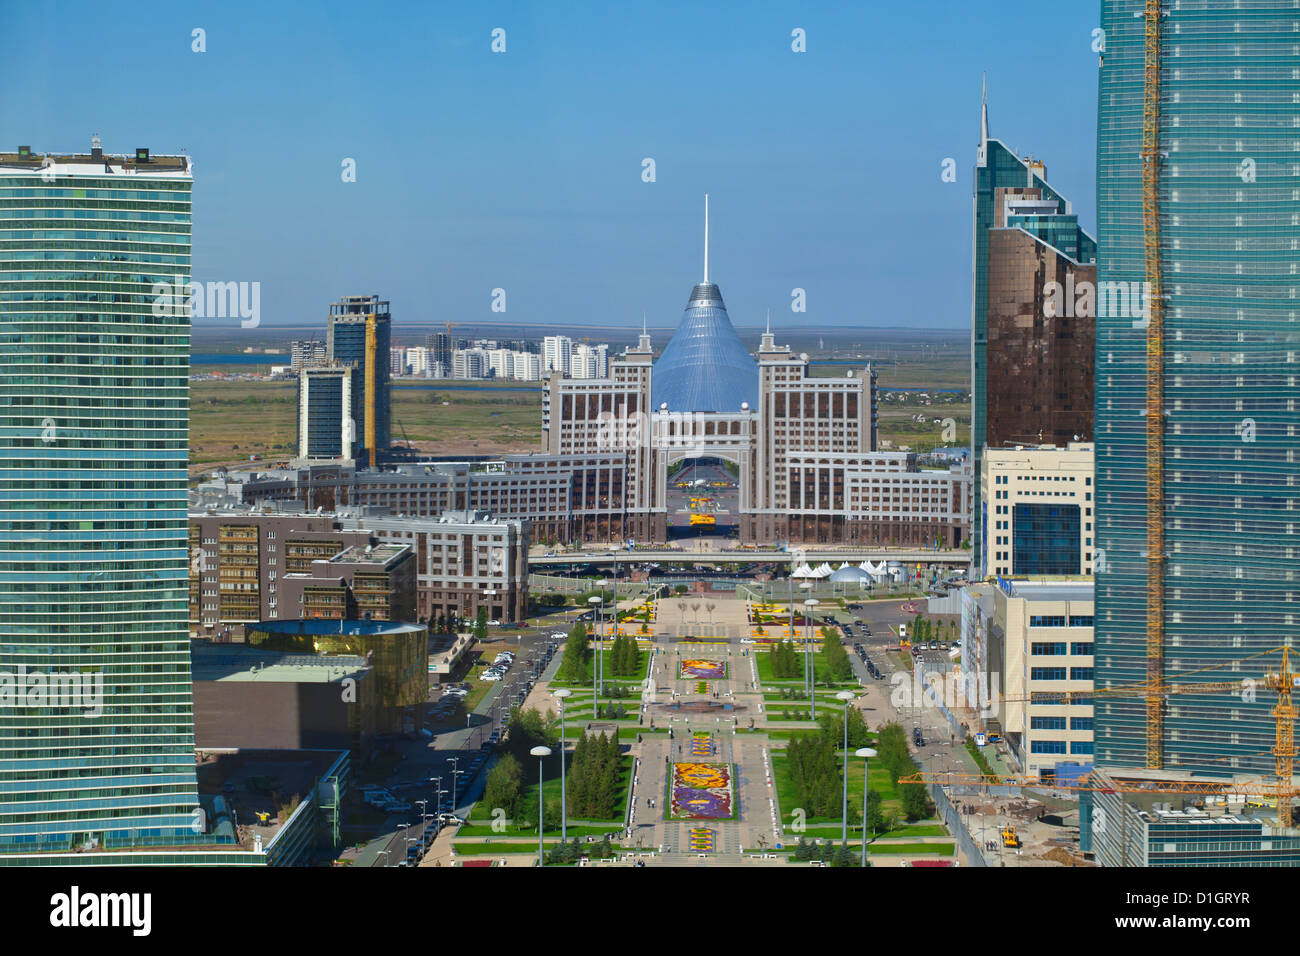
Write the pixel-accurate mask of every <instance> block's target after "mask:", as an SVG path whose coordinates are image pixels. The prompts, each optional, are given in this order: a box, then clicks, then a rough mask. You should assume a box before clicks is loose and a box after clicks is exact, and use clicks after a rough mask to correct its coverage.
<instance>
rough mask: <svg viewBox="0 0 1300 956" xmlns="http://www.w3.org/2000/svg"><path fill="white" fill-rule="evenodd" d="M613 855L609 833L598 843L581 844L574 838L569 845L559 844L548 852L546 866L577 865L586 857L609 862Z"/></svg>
mask: <svg viewBox="0 0 1300 956" xmlns="http://www.w3.org/2000/svg"><path fill="white" fill-rule="evenodd" d="M613 855H614V845H613V844H612V843H610V842H609V834H608V833H607V834H605V835H604V836H603V837H601V838H600V840H599V841H598V842H596V843H580V842H579V841H578V838H577V837H574V838H573V839H572V840H570V841H569V842H568V843H559V844H557V845H555V846H553V847H551V848H550V849H549V850H547V851H546V865H547V866H562V865H564V864H567V863H577V862H578V860H579V859H581V858H582V857H584V856H588V857H592V858H594V859H597V860H607V859H609V858H610V857H611V856H613Z"/></svg>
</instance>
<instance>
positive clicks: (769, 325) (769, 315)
mask: <svg viewBox="0 0 1300 956" xmlns="http://www.w3.org/2000/svg"><path fill="white" fill-rule="evenodd" d="M767 334H768V335H771V334H772V310H771V309H770V308H769V309H768V310H767Z"/></svg>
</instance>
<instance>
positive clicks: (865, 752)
mask: <svg viewBox="0 0 1300 956" xmlns="http://www.w3.org/2000/svg"><path fill="white" fill-rule="evenodd" d="M854 753H855V754H856V755H857V756H859V757H861V758H862V866H863V867H864V868H865V867H866V865H867V790H868V786H867V783H868V781H869V780H870V775H869V774H868V773H867V770H868V769H869V768H870V766H871V758H872V757H874V756H875V755H876V752H875V751H874V750H872V749H871V748H870V747H862V748H860V749H859V750H856V751H854ZM844 762H845V764H847V763H848V762H849V761H848V754H845V759H844Z"/></svg>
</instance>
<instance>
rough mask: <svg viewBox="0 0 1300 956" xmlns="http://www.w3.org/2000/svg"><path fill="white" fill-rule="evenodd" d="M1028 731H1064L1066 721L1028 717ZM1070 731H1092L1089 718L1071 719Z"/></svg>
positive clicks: (1059, 718)
mask: <svg viewBox="0 0 1300 956" xmlns="http://www.w3.org/2000/svg"><path fill="white" fill-rule="evenodd" d="M1029 729H1030V730H1065V729H1066V719H1065V718H1064V717H1030V718H1029ZM1069 729H1070V730H1092V718H1091V717H1071V718H1070V723H1069Z"/></svg>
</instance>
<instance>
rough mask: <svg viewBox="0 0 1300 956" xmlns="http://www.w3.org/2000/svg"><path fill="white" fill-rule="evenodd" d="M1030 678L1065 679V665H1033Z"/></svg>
mask: <svg viewBox="0 0 1300 956" xmlns="http://www.w3.org/2000/svg"><path fill="white" fill-rule="evenodd" d="M1029 679H1030V680H1065V668H1064V667H1031V668H1030V669H1029Z"/></svg>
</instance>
